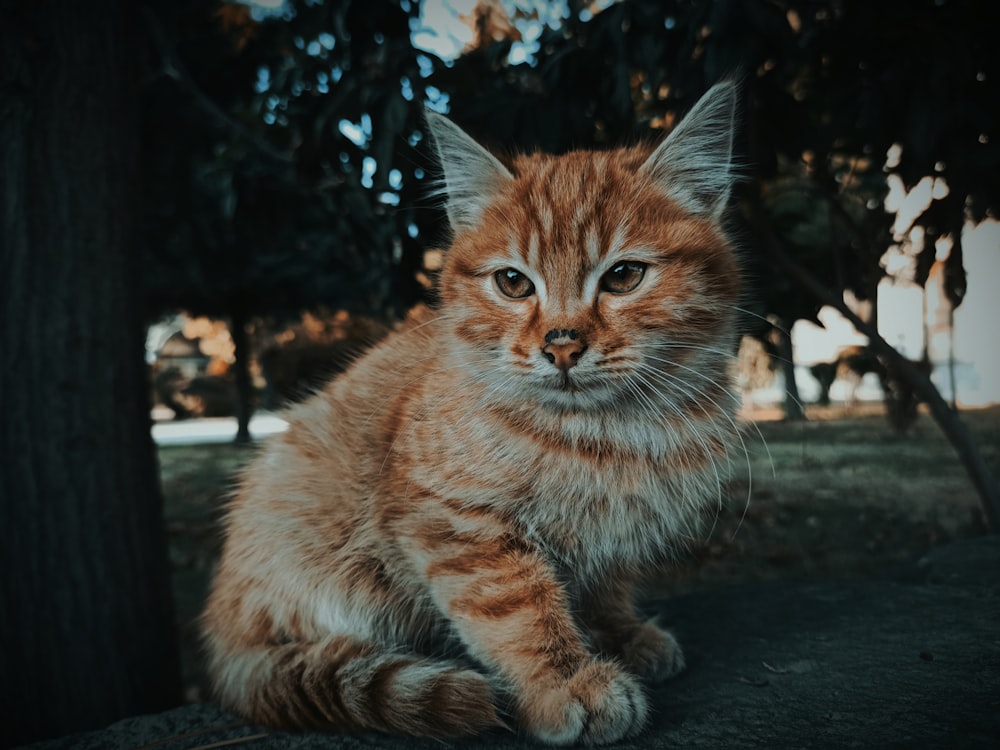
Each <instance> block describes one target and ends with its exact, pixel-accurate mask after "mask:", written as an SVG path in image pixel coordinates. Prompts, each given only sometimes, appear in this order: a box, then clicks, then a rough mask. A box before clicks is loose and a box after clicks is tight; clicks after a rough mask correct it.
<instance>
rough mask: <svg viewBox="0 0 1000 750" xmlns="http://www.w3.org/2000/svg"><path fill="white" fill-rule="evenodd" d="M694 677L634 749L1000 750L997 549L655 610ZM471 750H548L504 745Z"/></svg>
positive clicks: (135, 740)
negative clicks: (882, 575) (879, 573)
mask: <svg viewBox="0 0 1000 750" xmlns="http://www.w3.org/2000/svg"><path fill="white" fill-rule="evenodd" d="M652 609H654V610H655V611H658V612H660V613H661V618H662V620H663V621H664V622H665V623H666V624H668V625H670V626H671V627H672V628H673V629H674V631H675V632H676V634H677V636H678V638H679V639H680V641H681V643H682V645H683V646H684V648H685V652H686V654H687V657H688V669H687V671H686V672H684V673H683V674H682V675H681V676H679V677H678V678H677V679H675V680H672V681H671V682H668V683H666V684H665V685H663V686H661V687H658V688H656V689H654V690H652V691H651V703H652V705H653V706H654V707H655V715H654V717H653V721H652V722H651V724H650V726H649V728H648V730H647V731H646V732H645V733H644V734H643V735H642V736H640V737H638V738H636V739H635V740H632V741H630V742H624V743H620V744H619V745H617V747H631V748H676V747H707V748H726V749H729V748H828V747H829V748H847V747H871V748H890V747H891V748H911V747H912V748H929V747H934V748H937V747H940V748H945V747H947V748H978V747H982V748H994V747H1000V537H998V536H992V537H983V538H979V539H973V540H967V541H963V542H957V543H954V544H951V545H948V546H945V547H941V548H938V549H936V550H933V551H932V552H931V553H930V554H929V555H927V556H926V557H925V558H924V559H922V560H921V561H919V562H918V563H916V564H914V565H912V566H908V567H906V568H905V569H902V570H900V571H898V574H897V575H894V576H893V577H892V578H886V579H878V580H866V581H852V582H842V583H821V584H796V583H788V582H774V583H761V584H750V585H740V586H732V587H729V588H723V589H718V590H714V591H708V592H701V593H696V594H691V595H688V596H683V597H679V598H677V599H672V600H665V601H661V602H654V603H653V606H652ZM448 744H449V743H441V742H436V741H430V740H413V739H400V738H394V737H389V736H383V735H376V734H368V735H362V736H343V735H329V734H319V733H309V734H292V733H286V732H274V731H271V730H268V729H266V728H261V727H255V726H250V725H247V724H245V723H244V722H242V721H240V720H239V719H238V718H237V717H235V716H233V715H231V714H228V713H226V712H224V711H222V710H221V709H219V708H218V707H216V706H213V705H211V704H195V705H189V706H183V707H181V708H177V709H175V710H172V711H167V712H165V713H161V714H156V715H150V716H140V717H136V718H132V719H127V720H125V721H121V722H118V723H116V724H113V725H112V726H110V727H108V728H107V729H105V730H102V731H97V732H88V733H84V734H78V735H73V736H69V737H64V738H61V739H57V740H51V741H48V742H44V743H40V744H37V745H33V746H32V748H33V749H34V750H43V749H44V750H62V749H65V750H70V749H72V750H119V749H120V750H125V748H129V749H131V750H137V749H140V748H154V747H155V748H156V750H207V748H217V747H227V748H229V747H232V748H247V750H304V749H306V748H316V749H318V748H324V749H326V750H329V749H330V748H342V749H344V750H353V749H354V748H362V747H365V748H370V747H386V748H399V749H400V750H402V749H403V748H407V749H410V748H426V749H427V750H432V749H433V750H440V748H441V747H443V746H445V747H446V746H448ZM451 744H454V745H455V746H460V747H462V748H522V747H530V746H535V745H533V744H532V743H530V742H527V741H525V740H523V739H520V738H518V737H515V736H514V735H512V734H507V733H501V732H497V733H494V734H490V735H488V736H484V737H480V738H476V739H474V740H469V741H463V742H460V743H451Z"/></svg>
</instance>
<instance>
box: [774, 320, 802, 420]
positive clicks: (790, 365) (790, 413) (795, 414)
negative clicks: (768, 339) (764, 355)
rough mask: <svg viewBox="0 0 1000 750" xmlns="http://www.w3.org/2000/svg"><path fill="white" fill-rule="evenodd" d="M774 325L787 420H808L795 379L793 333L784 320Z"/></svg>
mask: <svg viewBox="0 0 1000 750" xmlns="http://www.w3.org/2000/svg"><path fill="white" fill-rule="evenodd" d="M772 325H773V326H774V335H775V337H776V339H777V345H778V361H779V362H780V363H781V373H782V375H784V380H785V403H784V411H785V419H787V420H789V421H791V422H798V421H801V420H803V419H805V418H806V413H805V410H804V409H803V408H802V399H801V398H799V384H798V381H797V380H796V379H795V351H794V347H793V346H792V332H791V329H789V328H785V322H784V321H783V320H777V321H775V322H774V323H773V324H772Z"/></svg>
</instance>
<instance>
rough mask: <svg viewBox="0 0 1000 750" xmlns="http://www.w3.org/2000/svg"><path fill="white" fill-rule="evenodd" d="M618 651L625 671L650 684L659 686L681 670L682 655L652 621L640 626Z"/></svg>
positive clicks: (678, 645) (672, 637) (672, 641)
mask: <svg viewBox="0 0 1000 750" xmlns="http://www.w3.org/2000/svg"><path fill="white" fill-rule="evenodd" d="M619 648H620V650H621V659H622V661H623V662H624V663H625V666H626V667H627V668H628V670H629V671H630V672H632V673H634V674H637V675H640V676H641V677H645V678H646V679H648V680H651V681H652V682H662V681H663V680H666V679H669V678H671V677H673V676H674V675H676V674H678V673H679V672H681V671H682V670H683V669H684V652H683V651H681V647H680V644H679V643H677V639H676V638H674V636H673V635H672V634H671V633H670V631H667V630H664V629H663V628H661V627H659V626H657V625H656V624H655V623H654V622H653V621H652V620H649V621H647V622H644V623H642V625H641V626H639V627H638V628H637V629H636V631H635V633H634V634H632V637H631V638H630V639H629V640H628V641H626V642H625V643H624V644H622V645H621V646H619Z"/></svg>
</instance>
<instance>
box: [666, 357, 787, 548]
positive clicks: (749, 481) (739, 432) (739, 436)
mask: <svg viewBox="0 0 1000 750" xmlns="http://www.w3.org/2000/svg"><path fill="white" fill-rule="evenodd" d="M671 364H674V365H677V366H678V367H680V368H681V369H683V370H686V371H688V372H690V373H691V374H693V375H696V376H698V377H702V378H704V379H705V380H708V381H709V383H711V384H712V385H716V383H715V381H713V380H712V379H711V378H708V377H707V376H705V375H704V374H703V373H700V372H698V371H697V370H694V369H692V368H689V367H687V366H686V365H680V364H678V363H676V362H673V363H671ZM650 369H651V372H653V373H655V375H656V376H658V377H664V378H668V379H670V380H671V381H677V382H679V383H683V384H686V381H683V380H681V379H680V378H678V377H677V376H676V375H671V374H670V373H667V372H663V371H662V370H658V369H656V368H650ZM723 390H725V389H723ZM697 395H698V397H699V398H703V399H705V400H706V401H708V402H709V403H711V404H713V405H714V406H715V407H716V408H717V409H718V410H719V412H720V413H721V414H722V415H723V416H724V417H725V419H726V420H727V421H728V422H729V424H730V425H731V426H732V428H733V433H734V434H735V436H736V438H737V439H738V440H739V441H740V446H741V447H742V449H743V455H744V458H745V461H746V467H747V499H746V503H745V504H744V506H743V513H742V515H741V516H740V520H739V522H738V523H737V525H736V529H735V530H734V531H733V535H732V537H731V538H730V541H732V540H733V539H735V538H736V535H737V534H738V533H739V530H740V528H742V526H743V521H744V520H745V519H746V515H747V512H748V511H749V510H750V502H751V500H752V497H753V464H752V462H751V460H750V449H749V448H748V447H747V444H746V441H745V440H744V439H743V431H742V430H741V429H740V428H739V425H737V423H736V420H735V419H733V418H732V417H731V416H729V414H728V412H727V411H726V409H724V408H723V407H722V406H721V405H720V404H719V402H718V401H716V400H715V399H713V398H712V397H710V396H709V395H708V394H707V393H705V392H704V391H699V392H698V393H697ZM730 396H732V394H730ZM763 442H764V446H765V448H766V447H767V442H766V441H763ZM768 455H770V451H769V450H768ZM772 466H773V464H772Z"/></svg>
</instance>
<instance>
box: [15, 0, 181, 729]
mask: <svg viewBox="0 0 1000 750" xmlns="http://www.w3.org/2000/svg"><path fill="white" fill-rule="evenodd" d="M135 11H136V7H135V4H134V3H132V2H129V1H128V0H97V2H89V3H78V2H73V1H72V0H65V1H64V2H46V3H42V2H37V0H0V209H2V210H0V400H2V405H0V415H2V419H0V457H2V458H0V569H2V570H3V583H2V587H3V597H2V602H0V611H2V616H0V630H2V643H3V650H2V654H0V675H2V678H0V705H2V706H3V713H4V716H5V717H6V718H5V719H4V722H3V731H2V734H3V740H2V743H0V744H5V743H12V744H15V745H16V744H19V743H24V742H27V741H31V740H35V739H40V738H43V737H48V736H55V735H59V734H64V733H67V732H71V731H77V730H83V729H88V728H96V727H101V726H104V725H106V724H108V723H109V722H112V721H114V720H116V719H119V718H121V717H123V716H126V715H130V714H137V713H142V712H149V711H156V710H161V709H163V708H165V707H168V706H170V705H172V704H176V703H177V702H178V699H179V695H180V688H179V672H178V661H177V654H176V640H175V637H174V636H175V627H174V620H173V608H172V602H171V596H170V582H169V568H168V564H167V553H166V544H165V536H164V527H163V519H162V499H161V496H160V492H159V486H158V481H157V474H156V463H155V454H154V451H153V445H152V441H151V438H150V432H149V392H148V382H147V376H146V371H145V363H144V360H143V335H144V332H143V325H142V310H141V298H140V296H139V294H138V293H137V286H138V283H139V274H138V267H137V258H138V255H139V253H138V248H137V247H136V245H137V237H138V231H137V230H138V227H137V218H138V216H139V207H138V205H137V200H136V197H137V196H136V191H137V188H138V185H139V180H138V174H137V172H136V165H137V163H138V158H139V153H138V97H137V91H136V84H137V82H138V81H137V76H138V70H139V67H140V65H139V63H140V61H139V59H138V56H137V54H136V52H137V48H136V36H135V35H136V25H135V23H134V21H135Z"/></svg>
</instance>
